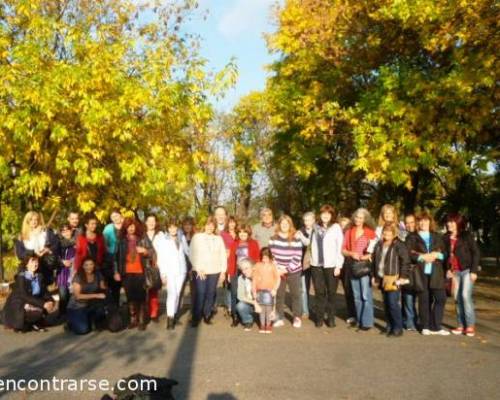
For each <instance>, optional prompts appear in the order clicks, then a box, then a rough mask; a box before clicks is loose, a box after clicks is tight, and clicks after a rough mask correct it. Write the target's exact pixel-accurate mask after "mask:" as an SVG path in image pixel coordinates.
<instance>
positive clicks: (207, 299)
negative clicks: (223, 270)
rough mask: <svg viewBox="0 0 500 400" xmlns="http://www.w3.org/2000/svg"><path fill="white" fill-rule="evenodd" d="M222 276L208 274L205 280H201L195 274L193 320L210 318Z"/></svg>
mask: <svg viewBox="0 0 500 400" xmlns="http://www.w3.org/2000/svg"><path fill="white" fill-rule="evenodd" d="M219 275H220V274H207V275H206V278H205V279H200V278H199V277H198V274H196V273H195V278H194V284H195V288H196V290H195V296H194V307H193V320H194V321H200V320H201V317H202V316H203V317H205V318H210V316H211V315H212V310H213V307H214V304H215V295H216V293H217V282H218V281H219Z"/></svg>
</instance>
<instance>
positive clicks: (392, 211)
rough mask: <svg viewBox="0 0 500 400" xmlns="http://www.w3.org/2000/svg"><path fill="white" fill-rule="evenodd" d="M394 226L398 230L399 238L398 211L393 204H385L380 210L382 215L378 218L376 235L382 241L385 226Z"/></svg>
mask: <svg viewBox="0 0 500 400" xmlns="http://www.w3.org/2000/svg"><path fill="white" fill-rule="evenodd" d="M387 224H394V225H395V226H396V228H398V232H397V233H398V236H399V215H398V210H397V209H396V207H394V206H393V205H392V204H384V205H383V206H382V208H381V209H380V214H379V216H378V224H377V225H378V226H377V228H376V229H375V234H376V235H377V238H378V239H379V240H380V239H381V238H382V230H383V228H384V226H385V225H387Z"/></svg>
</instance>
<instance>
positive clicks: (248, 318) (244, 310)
mask: <svg viewBox="0 0 500 400" xmlns="http://www.w3.org/2000/svg"><path fill="white" fill-rule="evenodd" d="M235 308H236V311H237V312H238V315H239V316H240V319H241V322H242V323H243V324H251V323H252V322H253V312H254V307H253V306H252V305H251V304H249V303H246V302H244V301H240V302H238V303H237V304H236V307H235Z"/></svg>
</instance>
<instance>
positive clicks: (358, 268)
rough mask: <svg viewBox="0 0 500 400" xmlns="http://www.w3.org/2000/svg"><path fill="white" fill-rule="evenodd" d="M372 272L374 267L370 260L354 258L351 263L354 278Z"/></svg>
mask: <svg viewBox="0 0 500 400" xmlns="http://www.w3.org/2000/svg"><path fill="white" fill-rule="evenodd" d="M371 272H372V267H371V264H370V262H368V261H356V260H354V261H353V262H352V264H351V273H352V277H353V278H356V279H359V278H363V277H364V276H367V275H370V273H371Z"/></svg>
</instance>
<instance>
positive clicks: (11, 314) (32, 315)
mask: <svg viewBox="0 0 500 400" xmlns="http://www.w3.org/2000/svg"><path fill="white" fill-rule="evenodd" d="M38 265H39V260H38V257H36V256H28V257H26V259H25V260H24V262H23V265H22V266H21V268H20V269H19V272H18V273H17V275H16V280H15V283H14V287H13V290H12V293H11V294H10V295H9V297H8V298H7V302H6V303H5V307H4V320H5V326H6V327H7V328H11V329H14V330H15V331H22V332H26V331H30V330H34V331H44V330H45V328H44V319H45V315H46V314H47V312H50V311H52V309H53V308H54V300H53V299H52V297H51V296H50V294H49V293H48V292H47V290H46V287H45V284H44V280H43V276H42V274H41V273H40V272H38Z"/></svg>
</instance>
